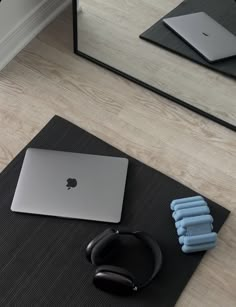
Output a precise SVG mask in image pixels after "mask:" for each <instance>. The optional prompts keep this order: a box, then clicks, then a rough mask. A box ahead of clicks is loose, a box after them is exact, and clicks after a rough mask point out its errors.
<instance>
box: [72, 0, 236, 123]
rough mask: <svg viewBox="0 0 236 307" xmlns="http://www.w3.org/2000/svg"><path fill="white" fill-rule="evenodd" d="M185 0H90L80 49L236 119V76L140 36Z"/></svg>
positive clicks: (80, 24) (200, 106)
mask: <svg viewBox="0 0 236 307" xmlns="http://www.w3.org/2000/svg"><path fill="white" fill-rule="evenodd" d="M181 2H182V0H168V1H166V0H158V1H155V0H142V1H140V0H131V1H127V0H121V1H116V0H109V1H106V0H84V1H81V6H82V13H81V12H80V13H79V14H78V49H79V51H80V52H83V53H85V54H86V55H89V56H91V57H93V58H95V59H96V60H99V61H101V62H103V63H105V64H107V65H110V66H112V67H114V68H116V69H118V70H120V71H122V72H124V73H126V74H128V75H130V76H132V77H134V78H136V79H138V80H141V81H143V82H144V83H146V84H148V85H150V86H153V87H155V88H157V89H160V90H162V91H163V92H166V93H168V94H170V95H172V96H174V97H176V98H178V99H180V100H182V101H184V102H187V103H189V104H191V105H193V106H194V107H196V108H198V109H200V110H202V111H205V112H206V113H209V114H211V115H213V116H215V117H217V118H220V119H222V120H224V121H226V122H229V123H230V124H232V125H234V126H235V125H236V104H235V99H234V97H236V80H235V79H232V78H229V77H226V76H223V75H221V74H219V73H216V72H214V71H211V70H209V69H207V68H205V67H202V66H201V65H198V64H195V63H193V62H191V61H189V60H187V59H184V58H182V57H180V56H178V55H176V54H174V53H172V52H169V51H167V50H165V49H162V48H161V47H158V46H155V45H152V44H150V43H148V42H146V41H143V40H141V39H140V38H139V35H140V34H141V33H143V32H144V31H145V30H147V29H148V28H149V27H150V26H151V25H153V24H154V23H155V22H156V21H157V20H159V19H160V18H161V17H163V16H164V15H166V14H167V13H168V12H169V11H171V10H173V9H174V8H175V7H176V6H177V5H178V4H180V3H181Z"/></svg>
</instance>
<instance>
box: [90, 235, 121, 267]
mask: <svg viewBox="0 0 236 307" xmlns="http://www.w3.org/2000/svg"><path fill="white" fill-rule="evenodd" d="M118 241H119V235H117V233H110V234H109V235H107V236H105V237H103V238H102V239H101V240H100V241H99V242H97V244H96V245H95V246H94V247H93V249H92V250H91V262H92V264H95V265H100V264H103V263H104V262H105V261H106V259H108V258H109V257H110V256H111V254H112V252H113V250H114V247H115V245H117V243H118Z"/></svg>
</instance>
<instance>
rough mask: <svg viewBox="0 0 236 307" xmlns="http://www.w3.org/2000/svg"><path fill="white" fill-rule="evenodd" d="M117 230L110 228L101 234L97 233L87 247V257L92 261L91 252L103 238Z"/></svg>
mask: <svg viewBox="0 0 236 307" xmlns="http://www.w3.org/2000/svg"><path fill="white" fill-rule="evenodd" d="M115 232H116V231H115V230H114V229H112V228H108V229H106V230H105V231H103V232H102V233H100V234H99V235H97V236H96V237H95V238H94V239H93V240H92V241H90V242H89V244H88V245H87V247H86V257H87V259H88V261H90V262H92V261H91V254H92V251H93V249H94V247H95V246H96V245H97V244H98V242H100V241H101V240H102V239H104V238H106V237H108V236H110V235H112V234H114V233H115Z"/></svg>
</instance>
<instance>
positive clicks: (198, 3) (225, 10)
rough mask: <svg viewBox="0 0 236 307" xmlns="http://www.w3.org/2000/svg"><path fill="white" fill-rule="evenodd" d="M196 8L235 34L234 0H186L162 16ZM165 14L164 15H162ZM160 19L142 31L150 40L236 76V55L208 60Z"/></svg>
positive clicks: (235, 3)
mask: <svg viewBox="0 0 236 307" xmlns="http://www.w3.org/2000/svg"><path fill="white" fill-rule="evenodd" d="M197 12H205V13H207V14H208V15H209V16H211V17H212V18H213V19H215V20H216V21H217V22H219V23H220V24H221V25H222V26H224V27H225V28H226V29H228V30H229V31H231V32H232V33H233V34H235V35H236V2H235V0H223V1H222V0H186V1H183V2H182V3H181V4H180V5H179V6H177V7H176V8H175V9H174V10H173V11H171V12H170V13H168V14H167V15H166V16H164V17H163V18H167V17H175V16H180V15H186V14H191V13H197ZM163 18H162V19H163ZM162 19H161V20H159V21H157V23H155V24H154V25H153V26H151V27H150V28H149V29H148V30H146V31H145V32H144V33H142V34H141V35H140V37H141V38H142V39H145V40H147V41H149V42H151V43H154V44H157V45H159V46H161V47H164V48H166V49H168V50H170V51H172V52H175V53H177V54H179V55H181V56H183V57H186V58H188V59H190V60H192V61H194V62H196V63H199V64H201V65H204V66H206V67H208V68H211V69H213V70H215V71H218V72H220V73H223V74H225V75H228V76H231V77H234V78H236V57H233V58H229V59H225V60H222V61H219V62H216V63H209V62H207V61H206V60H205V59H204V58H203V57H202V56H201V55H199V53H198V52H196V51H195V50H194V49H192V48H191V47H190V46H189V45H188V44H187V43H186V42H184V41H183V40H182V39H181V38H180V37H178V36H177V35H176V34H175V33H173V32H172V31H171V30H170V29H168V28H167V27H166V26H165V24H164V23H163V21H162Z"/></svg>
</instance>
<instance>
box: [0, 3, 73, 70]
mask: <svg viewBox="0 0 236 307" xmlns="http://www.w3.org/2000/svg"><path fill="white" fill-rule="evenodd" d="M70 2H71V0H45V1H43V3H42V4H41V5H40V6H38V7H37V8H35V9H34V10H33V11H31V12H30V14H28V16H26V17H25V18H24V19H23V20H22V21H21V22H20V23H19V24H18V25H16V27H15V28H14V29H13V31H11V32H10V33H8V34H7V35H6V36H5V37H4V38H3V39H2V40H1V41H0V70H1V69H2V68H3V67H5V66H6V65H7V64H8V63H9V62H10V61H11V60H12V59H13V58H14V57H15V56H16V55H17V54H18V53H19V52H20V51H21V50H22V49H23V48H24V47H25V46H26V45H27V44H28V43H29V42H30V41H31V40H32V39H33V38H34V37H35V36H36V35H37V34H38V33H39V32H41V31H42V29H43V28H44V27H46V26H47V25H48V24H49V23H50V22H51V21H52V20H53V19H54V18H55V17H56V16H57V15H58V14H59V13H60V12H61V11H63V10H64V9H65V8H66V7H67V6H68V5H69V3H70ZM71 18H72V13H71Z"/></svg>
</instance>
